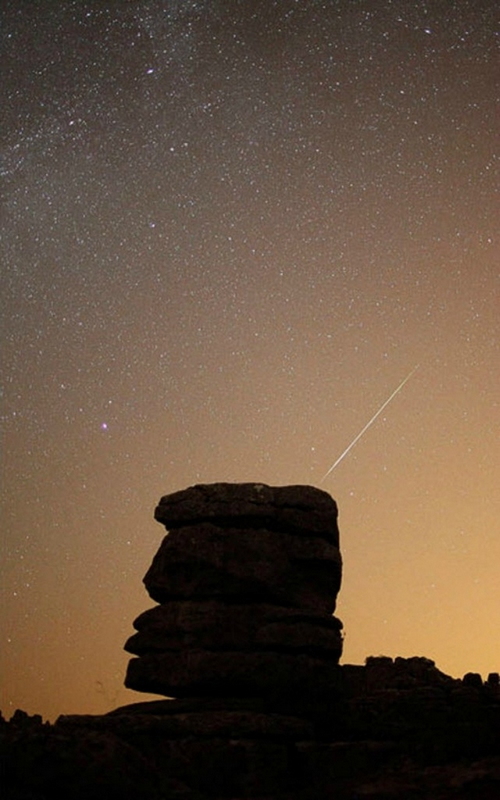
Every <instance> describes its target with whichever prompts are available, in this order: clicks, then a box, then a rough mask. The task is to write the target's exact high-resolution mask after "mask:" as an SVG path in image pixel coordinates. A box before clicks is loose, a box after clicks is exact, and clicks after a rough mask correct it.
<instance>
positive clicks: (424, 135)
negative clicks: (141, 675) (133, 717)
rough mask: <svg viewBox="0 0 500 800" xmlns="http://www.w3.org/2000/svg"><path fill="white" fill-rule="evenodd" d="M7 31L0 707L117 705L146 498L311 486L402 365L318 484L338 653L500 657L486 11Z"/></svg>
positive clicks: (69, 23)
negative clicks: (335, 509)
mask: <svg viewBox="0 0 500 800" xmlns="http://www.w3.org/2000/svg"><path fill="white" fill-rule="evenodd" d="M41 5H44V8H43V9H42V8H41ZM3 17H4V20H3V26H2V34H1V36H2V52H3V68H2V83H1V86H0V92H1V97H0V102H1V108H2V114H3V123H4V124H3V133H2V142H1V156H2V160H1V181H2V198H3V212H2V285H3V291H2V300H1V302H2V342H3V355H2V359H3V364H2V366H3V368H2V374H3V403H2V415H3V428H4V434H3V442H4V446H3V451H4V455H3V460H2V465H3V466H2V469H3V479H2V493H3V529H4V536H3V541H4V548H3V549H4V554H3V558H2V572H3V579H2V597H3V599H2V609H3V610H2V630H1V635H2V646H1V648H0V650H1V656H0V658H1V662H2V663H1V668H2V675H3V676H4V679H3V681H2V684H3V685H2V694H1V697H0V707H1V708H2V710H3V712H4V714H7V715H8V716H10V715H11V714H12V712H13V711H14V709H15V708H16V707H22V708H24V709H25V710H27V711H29V712H30V713H35V712H38V713H42V714H44V715H48V716H50V717H53V716H55V715H57V714H58V713H70V712H75V713H94V712H95V713H99V712H102V711H104V710H107V709H108V708H110V707H112V706H113V705H115V704H117V703H125V702H133V701H134V700H135V699H140V697H138V696H137V695H135V694H134V693H131V692H128V691H126V690H125V689H124V688H123V686H122V684H123V676H124V670H125V665H126V661H127V657H126V654H125V653H124V652H123V651H122V647H123V643H124V641H125V640H126V638H127V637H128V636H129V635H130V633H131V623H132V620H133V619H134V617H135V616H137V614H138V613H139V612H140V611H142V610H144V609H145V608H147V607H148V603H149V604H150V605H152V603H151V601H148V599H147V596H146V594H145V591H144V589H143V587H142V584H141V579H142V576H143V575H144V573H145V571H146V569H147V567H148V566H149V563H150V561H151V558H152V556H153V555H154V553H155V551H156V549H157V547H158V545H159V542H160V540H161V536H162V529H161V528H160V527H159V526H158V525H157V524H155V523H154V521H153V520H152V512H153V509H154V506H155V505H156V502H157V501H158V499H159V497H160V496H161V495H163V494H166V493H168V492H171V491H175V490H177V489H181V488H184V487H186V486H189V485H192V484H194V483H199V482H211V481H257V482H263V483H269V484H279V485H281V484H292V483H306V484H314V485H318V484H319V482H320V481H321V478H322V476H323V475H324V474H325V470H327V469H328V466H329V464H331V462H332V458H333V457H334V456H335V454H336V453H340V452H342V451H343V450H345V448H346V447H347V446H348V445H349V442H350V441H351V439H352V436H353V435H354V434H355V432H356V431H357V430H359V428H360V427H361V424H363V422H364V421H365V420H367V419H369V418H370V416H371V415H372V414H373V411H374V409H376V408H379V407H380V406H381V404H382V403H383V402H384V400H385V399H386V398H387V397H388V396H389V395H390V393H391V392H392V391H393V389H394V387H395V386H397V385H398V384H399V383H400V381H401V379H402V377H403V376H404V375H407V374H408V373H409V371H410V370H411V369H412V368H413V366H414V365H415V364H420V368H419V370H418V372H417V373H416V374H415V375H414V377H413V378H412V380H411V382H409V383H408V384H407V386H406V387H405V390H404V392H401V393H400V395H399V397H398V399H397V402H394V403H391V404H390V405H389V406H388V407H387V409H385V410H384V413H383V414H381V415H380V417H379V418H378V420H377V424H376V425H373V426H372V427H371V428H370V430H369V431H367V432H366V434H365V435H364V436H363V438H362V439H361V441H359V442H358V443H357V445H356V448H354V449H353V450H352V451H351V452H350V453H349V458H346V459H345V460H344V461H343V463H342V466H341V467H340V466H339V468H338V469H336V470H335V472H334V473H333V474H331V475H330V476H329V478H328V480H325V481H324V483H323V488H326V489H327V490H328V491H330V492H331V493H332V495H333V496H334V497H335V498H336V500H337V502H338V504H339V509H340V525H341V536H342V541H341V545H342V552H343V557H344V562H345V570H344V583H343V588H342V590H341V593H340V598H339V605H338V609H337V613H338V615H339V616H340V618H341V619H342V620H343V621H344V625H345V629H346V640H345V653H344V662H357V663H362V662H363V660H364V658H365V657H366V656H367V655H379V654H386V655H392V656H395V655H402V656H411V655H424V656H426V657H429V658H433V659H435V661H436V663H437V665H438V667H439V668H440V669H442V670H444V671H446V672H448V673H450V674H453V675H462V674H463V673H464V672H466V671H470V670H475V671H479V672H482V673H483V674H487V673H488V672H489V671H493V670H498V669H500V664H499V663H498V642H497V641H495V640H494V639H493V631H494V630H495V629H496V628H497V627H498V625H497V624H496V623H497V622H498V620H499V618H500V589H499V582H498V568H497V566H496V565H497V564H498V563H500V530H499V522H498V520H499V516H500V515H499V512H500V508H499V498H498V486H499V485H500V468H499V462H498V434H499V427H500V425H499V422H500V411H499V372H498V368H499V363H500V362H499V322H498V319H499V318H500V315H499V314H498V310H499V299H500V298H499V295H500V291H499V286H500V277H499V262H500V259H499V246H498V219H497V217H498V195H497V187H498V169H497V165H498V150H499V140H498V119H497V118H495V113H496V111H497V108H496V105H497V103H498V91H497V89H498V83H497V76H498V62H499V59H498V37H497V36H496V35H495V34H496V30H498V29H496V28H495V26H496V25H497V23H498V18H497V3H496V2H486V0H474V2H472V0H470V1H469V0H460V2H459V1H458V0H450V2H446V3H443V2H437V0H428V2H425V1H424V0H422V2H415V3H409V2H406V0H404V1H403V0H401V1H400V2H398V0H393V2H391V0H380V2H373V0H370V2H368V0H366V1H365V0H356V2H352V0H331V1H330V2H326V1H325V0H275V1H274V2H273V1H272V0H259V1H258V2H253V1H252V0H231V1H230V0H210V2H209V0H206V1H205V2H195V1H194V0H185V2H173V1H172V2H161V0H160V1H159V2H156V0H149V1H148V2H127V3H123V2H110V3H105V2H97V0H95V1H90V2H85V1H84V0H81V1H80V2H65V3H50V4H39V3H31V2H27V1H26V0H16V1H15V2H14V0H10V2H7V3H4V12H3ZM495 621H496V622H495ZM495 626H496V627H495ZM495 661H496V663H495Z"/></svg>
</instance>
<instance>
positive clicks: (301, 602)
mask: <svg viewBox="0 0 500 800" xmlns="http://www.w3.org/2000/svg"><path fill="white" fill-rule="evenodd" d="M155 518H156V519H157V520H158V521H159V522H161V523H162V524H164V525H165V527H166V528H167V530H168V531H169V532H168V535H167V536H166V537H165V538H164V540H163V542H162V544H161V546H160V549H159V550H158V552H157V554H156V555H155V557H154V559H153V563H152V564H151V567H150V568H149V570H148V572H147V574H146V576H145V578H144V584H145V586H146V589H147V591H148V593H149V595H150V596H151V597H152V599H153V600H156V601H157V602H158V603H160V604H161V605H160V606H158V607H156V608H154V609H151V610H150V611H147V612H145V613H144V614H141V616H140V617H139V618H138V619H137V620H136V622H135V623H134V626H135V628H136V630H137V631H138V632H137V633H136V634H135V635H134V636H132V637H131V638H130V639H129V640H128V642H127V644H126V646H125V648H126V650H128V651H129V652H131V653H134V654H135V655H137V656H139V658H137V659H134V660H132V661H131V662H130V664H129V668H128V671H127V677H126V682H125V683H126V686H128V687H129V688H132V689H136V690H138V691H144V692H154V693H156V694H165V695H166V696H175V697H188V696H198V697H207V696H251V697H255V696H257V697H266V696H269V695H276V694H277V693H279V692H280V691H282V688H283V686H286V687H287V692H289V693H290V692H300V693H301V694H303V695H304V694H308V693H311V694H315V695H316V694H317V691H318V687H320V686H324V687H325V690H326V687H327V685H329V684H331V683H332V681H333V677H332V675H333V672H332V671H333V670H334V669H335V667H336V665H337V663H338V660H339V658H340V655H341V652H342V635H341V628H342V623H341V622H340V620H338V619H336V618H335V617H333V616H332V613H333V611H334V609H335V604H336V598H337V594H338V591H339V589H340V583H341V576H342V561H341V556H340V551H339V547H338V545H339V533H338V527H337V506H336V504H335V502H334V500H332V498H331V497H330V496H329V495H328V494H327V493H326V492H323V491H321V490H319V489H315V488H313V487H310V486H285V487H272V486H265V485H263V484H257V483H244V484H229V483H215V484H209V485H199V486H193V487H192V488H190V489H186V490H184V491H182V492H176V493H175V494H172V495H168V496H166V497H163V498H162V499H161V501H160V503H159V505H158V506H157V508H156V511H155Z"/></svg>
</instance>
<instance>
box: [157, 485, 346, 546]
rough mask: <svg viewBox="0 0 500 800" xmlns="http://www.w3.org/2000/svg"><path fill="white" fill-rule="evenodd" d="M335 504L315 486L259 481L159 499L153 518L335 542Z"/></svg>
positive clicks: (198, 487) (192, 490) (169, 523)
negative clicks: (311, 537)
mask: <svg viewBox="0 0 500 800" xmlns="http://www.w3.org/2000/svg"><path fill="white" fill-rule="evenodd" d="M337 515H338V511H337V504H336V503H335V501H334V500H333V498H332V497H330V495H329V494H328V493H327V492H324V491H322V490H321V489H317V488H315V487H314V486H267V485H266V484H263V483H209V484H197V485H196V486H191V487H190V488H188V489H183V490H182V491H180V492H174V493H173V494H169V495H166V496H165V497H162V498H161V500H160V502H159V504H158V506H157V507H156V509H155V519H156V520H157V521H158V522H160V523H161V524H162V525H164V526H165V527H166V528H167V529H174V528H181V527H185V526H188V525H198V524H199V523H202V522H209V523H212V524H214V525H218V526H220V527H233V528H234V527H238V528H245V527H253V528H255V527H256V526H257V527H259V528H265V529H267V530H272V531H280V532H283V533H296V534H306V535H308V536H318V537H321V538H323V539H326V540H327V541H328V542H330V543H331V544H333V545H335V546H336V547H338V546H339V531H338V526H337Z"/></svg>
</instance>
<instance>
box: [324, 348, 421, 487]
mask: <svg viewBox="0 0 500 800" xmlns="http://www.w3.org/2000/svg"><path fill="white" fill-rule="evenodd" d="M419 366H420V364H417V366H416V367H413V369H412V371H411V372H409V373H408V375H407V376H406V378H405V379H404V381H401V383H400V384H399V386H398V388H397V389H395V390H394V391H393V393H392V394H391V396H390V397H389V399H388V400H386V401H385V403H384V404H383V405H381V406H380V408H379V410H378V411H377V413H376V414H374V415H373V417H372V418H371V420H370V421H369V422H367V423H366V425H365V427H364V428H363V430H362V431H360V433H358V435H357V436H356V438H355V439H353V440H352V442H351V444H350V445H349V447H346V449H345V450H344V452H343V453H342V455H341V456H339V457H338V458H337V460H336V461H335V463H334V464H332V466H331V467H330V469H329V470H328V471H327V472H325V474H324V475H323V477H322V478H321V480H320V483H323V481H324V480H325V478H328V476H329V474H330V473H331V472H333V470H334V469H335V467H337V466H338V465H339V464H340V462H341V461H342V459H343V458H344V456H346V455H347V453H348V452H349V450H350V449H351V448H352V447H354V445H355V444H356V442H357V441H358V440H359V439H361V437H362V436H363V434H364V433H366V431H367V430H368V428H369V427H370V425H373V423H374V422H375V420H376V419H377V417H378V416H379V415H380V414H381V413H382V411H383V410H384V408H385V407H386V406H388V405H389V403H390V402H391V400H392V398H393V397H396V395H397V393H398V392H400V391H401V389H402V388H403V386H404V385H405V383H406V382H407V381H409V380H410V378H411V376H412V375H413V374H414V373H415V372H416V371H417V369H418V368H419Z"/></svg>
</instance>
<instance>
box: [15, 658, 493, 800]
mask: <svg viewBox="0 0 500 800" xmlns="http://www.w3.org/2000/svg"><path fill="white" fill-rule="evenodd" d="M337 673H338V674H337V677H336V687H337V691H338V693H339V694H338V696H337V699H336V702H335V706H334V707H333V708H331V707H330V708H323V709H322V710H321V713H319V712H318V710H316V712H315V713H311V709H309V711H307V710H306V711H304V712H303V713H302V714H301V715H299V714H298V712H297V709H296V708H295V709H294V710H293V713H290V714H288V715H286V714H284V713H274V712H272V711H270V710H269V708H268V707H266V702H265V701H264V700H262V698H230V697H219V698H217V697H211V698H206V697H205V698H194V697H190V698H187V699H184V700H159V701H153V702H143V703H135V704H133V705H131V706H125V707H123V708H119V709H116V710H115V711H113V712H111V713H109V714H105V715H102V716H70V717H60V718H59V720H58V721H57V722H56V723H55V724H54V725H49V724H47V723H46V724H43V723H42V722H41V720H40V718H30V717H27V716H26V715H22V713H19V712H18V714H17V715H16V716H15V717H14V718H13V719H12V720H11V721H10V722H8V723H7V722H5V721H2V722H1V723H0V739H1V742H2V771H3V775H2V787H3V789H4V793H3V795H2V796H3V797H4V798H5V800H48V799H49V798H52V797H54V798H56V797H61V796H65V797H71V798H76V800H80V798H81V800H83V798H86V799H87V798H88V797H92V798H97V800H115V798H116V800H118V798H120V800H128V799H129V798H130V800H137V798H139V800H142V799H143V798H144V800H146V798H147V800H170V798H172V800H173V799H174V798H175V799H176V800H181V799H182V800H223V798H224V799H225V798H227V800H235V798H241V799H243V798H248V800H271V798H272V799H273V800H354V799H355V798H357V799H358V800H360V799H361V798H363V800H396V799H397V800H399V799H401V800H402V798H404V800H498V798H499V797H500V691H499V687H498V684H497V683H495V680H494V677H493V678H492V679H489V680H488V681H487V682H486V683H483V682H482V681H481V680H480V681H479V682H478V681H477V676H476V680H475V681H473V682H472V683H473V684H474V685H471V680H470V678H469V677H467V678H466V679H465V680H463V681H460V680H455V679H453V678H450V677H449V676H447V675H444V674H443V673H442V672H440V671H439V670H438V669H436V667H435V665H434V664H433V662H432V661H430V660H429V659H423V658H413V659H402V658H398V659H395V660H394V661H393V660H392V659H387V658H386V659H384V658H372V659H368V661H367V664H366V665H365V666H354V665H352V666H351V665H346V666H339V667H337ZM329 717H332V718H333V719H331V720H330V722H331V723H332V724H330V725H328V724H327V721H328V718H329Z"/></svg>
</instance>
